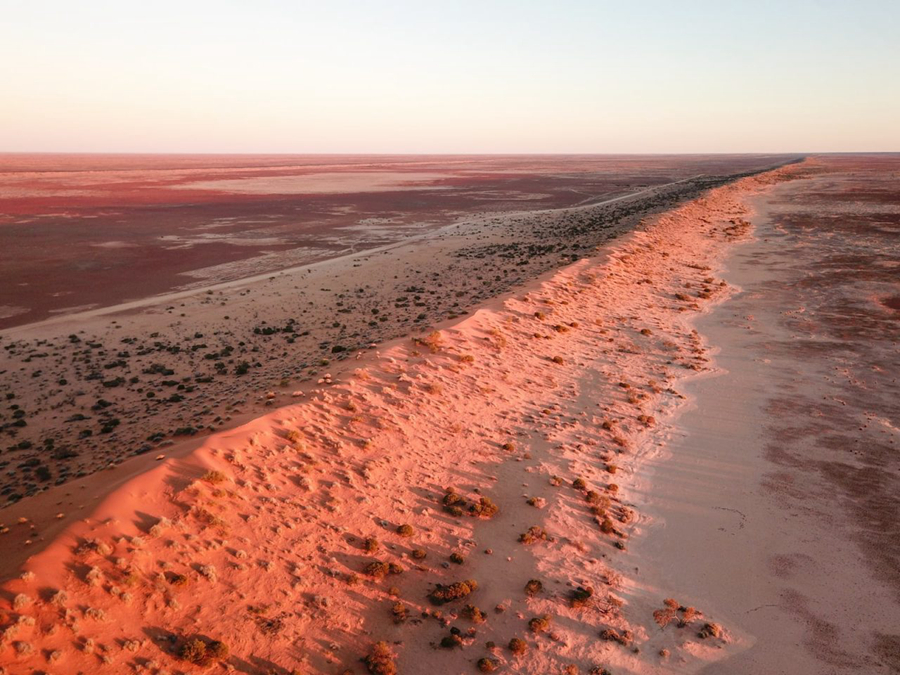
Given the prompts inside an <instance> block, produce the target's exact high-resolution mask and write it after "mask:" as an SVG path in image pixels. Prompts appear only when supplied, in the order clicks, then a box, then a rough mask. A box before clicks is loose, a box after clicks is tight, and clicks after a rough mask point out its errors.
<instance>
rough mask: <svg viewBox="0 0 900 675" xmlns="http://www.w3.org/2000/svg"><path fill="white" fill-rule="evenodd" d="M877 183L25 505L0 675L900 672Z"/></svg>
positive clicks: (736, 210)
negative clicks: (139, 674) (43, 674)
mask: <svg viewBox="0 0 900 675" xmlns="http://www.w3.org/2000/svg"><path fill="white" fill-rule="evenodd" d="M898 170H900V160H897V159H896V158H892V157H874V158H873V157H866V158H863V157H839V158H834V157H816V158H812V159H809V160H807V161H805V162H803V163H801V164H795V165H790V166H787V167H784V168H780V169H776V170H773V171H770V172H768V173H764V174H760V175H757V176H751V177H746V178H742V179H740V180H738V181H736V182H733V183H730V184H727V185H724V186H721V187H714V188H712V189H710V190H709V191H707V192H705V193H704V194H703V195H702V196H700V197H697V198H694V199H692V200H691V201H687V202H685V203H682V204H681V205H679V206H677V207H675V208H670V209H669V210H668V211H665V212H664V213H661V214H659V215H655V216H653V217H649V218H644V222H643V223H642V224H641V226H640V227H638V228H637V229H636V230H634V231H633V232H631V233H627V234H625V233H622V234H621V236H619V237H618V238H616V239H614V240H612V241H609V242H607V243H603V244H602V245H600V247H599V248H597V249H596V250H592V251H591V253H592V255H590V256H582V257H580V258H579V259H578V260H577V261H575V262H573V263H571V264H569V265H567V266H565V267H563V268H562V269H558V270H554V269H548V270H547V271H546V272H545V273H544V274H543V275H542V276H540V277H539V278H538V279H537V280H535V281H526V282H525V283H524V285H522V284H520V285H513V286H512V289H513V290H511V291H510V292H507V293H505V294H503V295H500V296H499V297H496V298H494V299H492V300H487V301H483V302H481V303H480V304H478V305H477V307H478V308H477V311H475V312H474V313H465V314H464V313H463V312H462V311H461V312H460V314H461V315H462V318H459V317H455V318H449V317H448V318H446V320H444V321H442V322H440V323H437V324H436V326H434V327H435V328H436V330H431V329H430V328H429V329H424V327H423V329H422V330H415V328H416V324H415V323H413V324H411V325H410V326H409V327H408V328H409V330H411V331H412V335H413V338H412V339H410V338H408V337H407V338H403V339H396V340H390V341H385V342H379V344H378V345H377V346H376V347H365V346H363V345H354V344H351V343H349V341H348V342H347V349H346V352H347V355H348V357H349V358H346V359H345V360H344V361H343V364H344V366H345V367H343V368H341V369H336V368H335V369H334V372H332V373H330V376H328V375H327V374H326V370H329V369H330V368H328V367H327V366H320V368H319V369H317V372H316V373H315V374H314V375H313V379H312V380H311V381H309V382H308V384H307V386H305V387H303V389H302V394H303V395H302V396H297V398H296V400H294V401H293V402H292V403H290V404H289V405H282V404H283V403H286V402H287V401H285V400H283V397H282V398H281V399H279V398H278V397H277V396H273V397H272V398H267V397H265V396H263V399H264V400H269V401H275V404H274V405H273V408H272V409H271V410H269V411H267V412H266V414H264V415H260V414H259V412H262V411H264V408H261V409H260V410H259V411H257V410H256V409H246V410H242V411H240V413H239V414H244V415H246V423H245V424H242V425H238V426H234V427H233V428H229V429H226V430H224V431H220V432H217V433H213V434H212V435H206V436H203V437H199V436H198V437H195V438H193V439H192V440H191V442H190V444H191V445H190V446H185V447H184V448H183V449H182V452H179V453H178V456H175V455H170V454H168V453H167V452H165V451H162V452H160V448H159V447H158V446H157V447H156V448H154V450H153V452H152V453H149V454H145V455H143V456H141V457H138V458H137V459H136V460H135V461H134V462H133V463H132V465H131V466H130V467H128V466H126V464H128V463H112V466H111V468H110V469H109V470H108V471H100V472H96V471H95V472H87V473H88V475H85V476H84V477H82V478H79V479H77V480H72V481H70V482H67V483H65V484H63V485H60V486H58V487H56V488H52V489H50V490H46V491H43V492H41V493H40V494H36V495H34V496H31V497H26V498H25V499H22V500H21V501H19V502H18V503H17V504H15V505H13V506H12V507H9V508H7V509H6V510H5V511H4V512H3V515H4V516H6V515H7V514H9V515H10V516H11V517H9V518H3V519H0V520H2V521H3V522H4V523H5V524H4V526H3V527H2V532H3V534H0V537H2V539H0V542H2V545H3V546H4V549H3V551H4V556H3V557H4V561H5V562H4V564H5V565H6V567H7V568H8V570H10V571H11V570H12V569H16V570H19V574H18V576H17V577H16V578H12V579H10V580H8V581H7V582H6V583H5V584H4V586H3V589H2V593H3V595H2V600H0V602H2V603H4V605H5V606H4V607H3V609H2V612H3V613H2V616H0V648H2V651H0V663H3V664H5V665H6V668H7V672H8V673H19V672H22V673H32V672H34V673H40V672H48V673H78V672H116V673H119V672H143V673H180V672H183V673H190V672H196V671H198V670H200V669H202V668H209V669H212V671H211V672H216V671H222V672H225V671H233V672H242V673H254V674H255V673H280V674H284V673H294V672H298V673H345V672H350V673H353V672H356V673H365V672H367V671H368V672H371V673H391V672H395V670H396V672H400V673H422V672H429V671H431V672H435V671H436V672H441V673H445V672H446V673H470V672H478V671H482V672H490V671H492V670H496V671H497V672H522V673H567V674H568V673H579V672H581V673H597V674H599V673H604V672H611V673H614V674H616V675H618V674H620V673H635V674H644V673H694V672H712V673H732V672H737V673H741V672H747V673H749V672H760V671H765V672H785V673H788V672H790V673H794V672H798V673H807V672H809V673H827V672H835V673H837V672H854V670H858V671H859V672H867V673H868V672H873V673H881V672H884V673H888V672H896V671H897V670H898V656H897V654H898V636H897V635H896V632H895V631H892V627H893V626H896V625H898V623H897V618H898V602H897V598H898V593H897V589H898V586H897V579H898V570H897V560H898V556H897V551H896V540H897V539H896V522H897V519H896V515H897V507H898V504H897V497H896V495H897V494H898V492H897V489H896V488H897V480H898V472H897V464H896V454H895V453H896V450H895V448H896V446H897V444H898V442H900V438H898V426H900V425H898V423H897V420H898V410H897V403H896V401H897V400H898V398H897V396H896V394H897V379H896V378H897V374H896V373H897V363H898V355H897V330H898V329H897V325H898V324H897V320H898V305H900V301H898V300H897V298H898V297H900V289H898V286H897V279H896V267H897V264H898V263H897V236H898V235H897V233H898V231H900V230H898V219H900V206H898V201H900V199H898V194H897V192H896V185H897V182H896V177H897V175H898ZM557 216H559V217H560V218H562V220H555V221H553V225H554V226H555V227H559V226H560V224H561V223H566V222H567V220H566V219H567V218H568V219H571V218H572V217H573V215H572V213H566V212H564V213H563V215H559V214H557ZM543 217H545V219H546V214H545V216H543ZM592 217H593V216H592ZM575 225H576V228H577V226H578V223H575ZM583 225H584V224H583V223H582V225H581V226H582V227H583ZM391 250H393V249H391ZM451 250H454V251H457V250H459V249H458V248H452V249H451ZM388 255H390V251H389V252H388ZM422 264H423V266H427V264H428V262H427V260H423V263H422ZM349 269H352V268H349ZM332 273H334V272H332ZM288 290H289V289H287V288H281V289H279V292H287V291H288ZM411 293H412V292H411ZM211 311H212V310H211ZM214 311H217V312H219V311H225V310H222V309H218V308H216V309H215V310H214ZM231 311H233V310H231ZM130 320H134V319H130ZM278 325H279V326H280V325H281V324H278ZM133 326H134V329H135V330H137V329H138V328H139V326H138V325H137V324H134V325H133ZM290 333H293V331H290ZM276 335H277V334H276ZM20 339H24V338H20ZM197 339H200V338H197ZM204 339H205V338H204ZM339 353H340V354H344V352H343V351H342V352H339ZM329 365H330V364H329ZM351 365H352V367H351ZM304 368H308V366H304ZM236 382H243V381H242V380H237V381H236ZM298 393H300V392H298ZM238 395H240V394H238ZM177 403H178V402H176V405H177ZM260 405H262V403H261V404H260ZM275 405H278V406H280V407H275ZM236 414H238V413H236ZM232 421H233V422H234V423H235V424H237V423H238V422H240V421H244V420H243V419H240V420H238V419H233V420H232ZM137 462H142V464H141V465H140V466H137ZM104 477H111V479H110V480H111V481H112V482H113V483H114V484H113V485H112V486H105V485H104V484H103V483H104ZM110 487H111V489H110ZM97 495H105V497H103V498H102V499H97ZM57 516H58V517H57ZM50 523H57V525H56V528H57V530H53V526H51V525H50ZM8 577H9V574H7V578H8Z"/></svg>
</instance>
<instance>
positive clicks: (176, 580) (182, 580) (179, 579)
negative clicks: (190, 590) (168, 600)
mask: <svg viewBox="0 0 900 675" xmlns="http://www.w3.org/2000/svg"><path fill="white" fill-rule="evenodd" d="M189 582H190V579H188V577H187V575H186V574H173V575H172V576H171V577H170V578H169V583H170V584H172V585H173V586H178V587H181V586H187V585H188V583H189Z"/></svg>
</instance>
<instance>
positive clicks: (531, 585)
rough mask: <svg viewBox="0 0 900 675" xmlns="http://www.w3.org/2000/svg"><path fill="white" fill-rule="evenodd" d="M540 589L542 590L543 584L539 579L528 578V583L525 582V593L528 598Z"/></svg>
mask: <svg viewBox="0 0 900 675" xmlns="http://www.w3.org/2000/svg"><path fill="white" fill-rule="evenodd" d="M542 590H544V584H543V582H542V581H541V580H540V579H530V580H529V581H528V583H527V584H525V594H526V595H527V596H528V597H529V598H533V597H534V596H535V595H537V594H538V593H540V592H541V591H542Z"/></svg>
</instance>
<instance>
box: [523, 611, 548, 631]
mask: <svg viewBox="0 0 900 675" xmlns="http://www.w3.org/2000/svg"><path fill="white" fill-rule="evenodd" d="M548 628H550V615H549V614H544V615H543V616H536V617H533V618H532V619H531V620H530V621H529V622H528V629H529V630H530V631H531V632H532V633H543V632H544V631H545V630H547V629H548Z"/></svg>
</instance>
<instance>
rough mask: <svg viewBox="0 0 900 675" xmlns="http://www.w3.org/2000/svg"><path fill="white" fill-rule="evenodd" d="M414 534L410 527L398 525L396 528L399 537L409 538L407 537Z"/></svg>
mask: <svg viewBox="0 0 900 675" xmlns="http://www.w3.org/2000/svg"><path fill="white" fill-rule="evenodd" d="M415 533H416V531H415V530H414V529H413V526H412V525H408V524H407V525H400V526H399V527H398V528H397V534H399V535H400V536H401V537H407V538H409V537H411V536H413V535H414V534H415Z"/></svg>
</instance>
